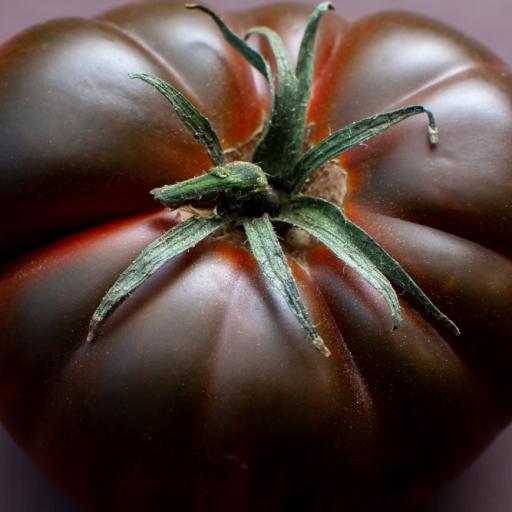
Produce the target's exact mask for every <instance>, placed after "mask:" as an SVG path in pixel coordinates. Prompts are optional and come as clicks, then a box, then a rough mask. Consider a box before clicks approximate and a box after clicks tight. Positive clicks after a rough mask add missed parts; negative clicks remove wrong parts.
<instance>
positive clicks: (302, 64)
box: [295, 2, 334, 98]
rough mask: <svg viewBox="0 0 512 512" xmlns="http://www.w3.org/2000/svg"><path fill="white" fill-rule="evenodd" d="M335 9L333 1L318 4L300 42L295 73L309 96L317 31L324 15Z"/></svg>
mask: <svg viewBox="0 0 512 512" xmlns="http://www.w3.org/2000/svg"><path fill="white" fill-rule="evenodd" d="M329 10H334V6H333V5H332V4H331V2H322V3H321V4H319V5H317V6H316V8H315V10H314V11H313V12H312V13H311V15H310V17H309V20H308V23H307V25H306V29H305V31H304V36H303V37H302V41H301V43H300V49H299V57H298V59H297V67H296V71H295V74H296V76H297V79H298V80H299V82H300V83H301V87H303V88H304V93H305V95H306V96H307V97H308V98H309V95H310V89H311V82H312V80H313V63H314V53H313V52H314V48H315V39H316V33H317V32H318V23H319V22H320V18H321V17H322V15H323V14H324V13H325V12H327V11H329Z"/></svg>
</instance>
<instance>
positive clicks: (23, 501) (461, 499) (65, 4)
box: [0, 0, 512, 512]
mask: <svg viewBox="0 0 512 512" xmlns="http://www.w3.org/2000/svg"><path fill="white" fill-rule="evenodd" d="M127 1H128V0H0V44H1V42H3V41H4V40H6V39H7V38H9V37H10V36H12V35H13V34H15V33H16V32H18V31H19V30H22V29H23V28H25V27H27V26H29V25H32V24H34V23H39V22H41V21H45V20H47V19H50V18H54V17H59V16H92V15H94V14H98V13H100V12H101V11H104V10H106V9H108V8H110V7H114V6H117V5H121V4H123V3H126V2H127ZM314 2H315V0H313V3H314ZM184 3H185V0H184ZM264 3H269V2H268V1H267V2H265V1H258V0H252V1H251V0H249V1H245V2H242V1H236V0H217V1H215V0H213V1H211V2H209V5H211V6H214V7H216V8H218V9H240V8H245V7H250V6H256V5H261V4H264ZM301 3H311V2H301ZM334 4H335V6H336V7H337V10H338V12H339V14H340V15H341V16H343V17H345V18H348V19H353V18H356V17H359V16H362V15H364V14H368V13H371V12H375V11H377V10H383V9H388V10H389V9H407V10H413V11H416V12H421V13H423V14H426V15H429V16H432V17H434V18H438V19H441V20H444V21H445V22H447V23H449V24H450V25H452V26H454V27H456V28H458V29H460V30H462V31H464V32H467V33H469V34H472V35H473V36H474V37H475V38H477V39H478V40H480V41H481V42H482V43H484V44H485V45H487V46H488V47H489V48H491V49H492V50H494V52H496V53H497V54H498V55H499V56H501V57H502V58H503V59H504V60H505V61H507V62H508V63H509V64H512V34H511V32H510V21H511V20H512V2H511V0H485V1H480V2H478V3H476V2H475V3H472V2H469V1H468V0H428V1H427V0H424V1H420V0H339V1H337V0H334ZM0 510H1V511H6V512H34V511H37V512H50V511H51V512H75V511H78V510H81V509H80V508H79V507H78V506H77V505H75V504H73V503H72V502H71V501H70V500H68V499H67V498H65V497H64V496H62V494H61V493H60V492H59V491H58V490H57V489H56V488H55V487H54V486H53V485H52V484H51V483H50V482H48V481H47V480H46V478H45V477H44V476H42V475H41V474H40V472H39V470H38V469H37V468H36V467H35V466H34V465H33V464H32V462H31V461H30V460H29V459H28V457H26V455H25V454H24V453H22V452H21V450H20V449H19V448H17V447H16V445H15V444H14V443H13V442H12V441H11V440H10V438H9V436H8V434H7V433H5V432H4V430H3V429H2V428H1V426H0ZM511 510H512V427H510V428H509V429H508V430H507V431H505V432H504V433H503V434H502V435H501V436H500V437H499V438H498V439H497V440H496V441H495V442H494V443H493V444H492V445H491V446H490V447H489V449H488V450H487V451H486V452H485V453H484V454H483V455H482V456H481V457H480V458H479V459H478V460H477V461H476V462H475V463H474V464H473V465H472V466H471V467H470V468H468V469H467V471H466V472H465V473H463V474H462V475H461V476H459V477H458V478H457V479H456V480H455V481H453V482H452V483H451V484H450V485H449V486H448V487H446V488H445V489H444V490H442V491H441V492H439V493H438V494H437V495H436V496H435V497H434V498H433V499H432V500H431V501H430V503H428V504H426V505H425V506H424V507H422V508H420V509H418V510H415V511H411V512H510V511H511ZM362 512H363V511H362Z"/></svg>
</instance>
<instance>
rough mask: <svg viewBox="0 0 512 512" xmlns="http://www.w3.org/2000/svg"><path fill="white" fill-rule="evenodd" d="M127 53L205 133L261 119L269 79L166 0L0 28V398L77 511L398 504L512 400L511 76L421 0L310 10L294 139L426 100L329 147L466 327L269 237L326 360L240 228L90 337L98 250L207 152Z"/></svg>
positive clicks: (172, 268) (415, 268)
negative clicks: (13, 34)
mask: <svg viewBox="0 0 512 512" xmlns="http://www.w3.org/2000/svg"><path fill="white" fill-rule="evenodd" d="M310 11H311V9H310V8H308V7H303V6H282V5H275V6H268V7H264V8H260V9H256V10H252V11H246V12H241V13H236V14H223V17H224V18H225V20H226V21H227V22H228V23H229V25H230V26H231V27H233V28H234V29H235V30H236V31H237V32H238V33H240V34H243V33H244V32H245V31H247V30H248V29H249V28H251V27H253V26H268V27H270V28H273V29H274V30H276V31H277V32H278V33H279V34H280V35H281V37H282V38H283V39H284V41H285V43H286V44H287V47H288V48H289V51H290V53H291V55H292V57H294V58H295V57H296V55H297V52H298V45H299V43H300V40H301V37H302V32H303V30H304V26H305V23H306V20H307V17H308V15H309V13H310ZM340 14H341V15H342V12H341V13H340ZM251 42H252V41H251ZM254 44H255V45H258V44H260V42H258V40H257V39H255V40H254ZM261 50H262V51H263V53H264V54H265V55H266V56H267V57H268V58H269V60H271V58H270V53H269V49H268V48H267V47H265V46H264V45H262V46H261ZM133 72H144V73H151V74H154V75H157V76H160V77H162V78H163V79H165V80H167V81H168V82H170V83H171V84H173V85H174V86H175V87H177V88H179V89H180V90H181V91H182V92H183V93H184V94H185V95H187V96H188V97H189V98H190V99H191V100H192V101H193V103H194V104H195V105H196V106H197V107H198V108H200V109H201V111H203V112H205V113H206V115H207V116H208V118H209V119H210V121H211V122H212V124H213V125H214V126H215V128H216V130H217V131H218V133H219V134H220V136H221V140H222V145H223V147H224V148H236V147H237V146H239V145H242V144H244V143H246V142H247V141H250V140H251V139H252V138H253V137H254V135H255V134H256V133H257V132H258V131H259V130H260V129H261V126H262V124H263V122H264V120H265V118H266V115H267V109H268V91H267V88H266V84H265V83H264V81H263V79H262V78H261V77H260V76H259V75H258V74H257V72H256V71H255V70H253V69H252V68H251V67H250V66H249V65H248V64H247V63H246V62H245V61H244V60H243V58H242V57H240V55H239V54H238V53H236V52H235V51H234V50H233V49H232V48H231V47H230V46H229V45H228V44H227V43H226V42H225V41H224V39H223V37H222V35H221V34H220V33H219V30H218V28H217V27H216V26H215V25H214V24H213V23H212V22H211V20H210V19H209V18H208V17H206V16H204V15H201V14H200V13H197V12H193V11H192V12H191V11H187V10H185V9H184V8H183V6H182V5H181V3H176V2H148V3H146V4H140V5H132V6H127V7H123V8H120V9H117V10H114V11H111V12H110V13H107V14H105V15H104V16H102V17H99V18H97V19H94V20H56V21H53V22H49V23H47V24H45V25H42V26H39V27H35V28H33V29H31V30H28V31H27V32H25V33H23V34H21V35H20V36H18V37H17V38H15V39H13V40H12V41H10V42H9V43H7V44H6V45H5V46H4V47H3V48H1V49H0V85H1V87H0V166H1V171H2V172H1V173H0V183H1V185H0V196H1V199H2V204H3V205H4V211H5V212H8V214H7V215H4V216H2V218H1V219H0V224H1V228H0V229H1V233H2V238H3V240H4V244H3V246H2V249H1V251H2V253H1V257H2V261H3V264H2V268H1V271H0V272H1V273H0V301H1V303H2V305H3V307H2V311H1V312H0V416H1V418H2V421H3V422H4V423H5V425H6V426H7V428H8V429H9V431H10V432H11V433H12V435H13V436H14V437H15V438H16V439H17V441H18V442H19V443H20V444H21V445H22V446H23V447H24V448H25V449H26V450H27V451H28V452H29V453H30V454H31V455H32V457H33V458H34V459H35V460H36V461H37V463H38V464H39V465H40V466H41V467H43V468H44V470H45V471H46V472H47V473H48V474H50V475H51V476H52V478H54V479H55V480H56V481H57V482H58V483H59V484H60V485H61V486H62V487H63V488H64V489H65V490H66V492H68V493H69V494H71V495H73V496H75V497H77V498H78V499H80V500H81V501H83V502H84V503H86V504H87V505H88V506H89V507H90V508H92V509H98V510H104V509H114V510H117V509H125V510H132V509H133V510H136V509H137V510H139V509H149V510H164V509H165V510H169V509H170V508H171V509H173V508H174V509H176V510H225V509H227V508H229V509H233V510H288V509H292V508H293V509H297V508H300V509H306V510H321V511H324V510H371V509H377V510H384V509H385V508H386V507H390V508H391V507H393V509H394V510H396V509H397V508H398V507H401V506H406V505H408V504H410V503H414V502H416V501H417V500H418V499H420V498H421V497H422V496H426V495H428V494H429V493H430V492H431V491H432V490H433V489H435V488H436V487H437V486H439V485H440V484H441V483H442V482H443V481H446V480H447V479H448V478H449V477H450V476H452V475H453V474H455V473H456V472H457V471H458V470H460V469H461V468H462V467H464V465H465V464H467V463H468V462H469V461H470V460H471V459H472V458H473V457H475V456H476V455H477V454H478V453H479V451H481V449H482V448H483V447H484V446H485V445H486V443H488V442H489V441H490V440H491V439H492V437H493V436H494V435H495V434H496V433H497V432H498V431H499V430H500V429H501V428H503V427H504V426H505V425H506V424H507V423H508V422H509V420H510V413H511V409H512V404H511V398H512V382H511V380H510V361H511V356H512V344H511V341H512V340H511V334H510V333H511V332H512V329H511V327H512V318H511V316H510V310H511V305H512V262H511V261H510V257H511V252H512V250H511V249H512V248H511V245H510V235H511V234H512V233H511V231H512V194H511V192H512V191H511V187H512V185H511V184H512V179H511V178H512V176H511V174H512V145H511V144H510V141H511V137H512V102H511V99H512V77H511V73H510V71H509V70H508V69H507V68H506V67H505V66H504V65H503V64H502V63H501V62H500V61H499V60H498V59H497V58H496V57H494V56H492V55H491V54H490V53H489V52H488V51H486V50H485V49H483V48H482V47H480V46H479V45H478V44H477V43H475V42H472V41H470V40H469V39H467V38H466V37H464V36H462V35H460V34H459V33H457V32H455V31H453V30H451V29H449V28H447V27H445V26H444V25H442V24H440V23H438V22H434V21H432V20H429V19H426V18H423V17H420V16H416V15H412V14H405V13H383V14H376V15H374V16H370V17H367V18H364V19H362V20H359V21H355V22H353V23H348V22H345V21H343V20H342V18H340V17H339V16H338V15H334V14H328V15H326V16H325V19H323V20H322V24H321V28H320V33H319V40H318V43H317V47H316V67H315V80H314V83H313V99H312V103H311V106H310V111H309V122H310V123H311V129H310V132H311V135H310V137H311V141H312V142H317V141H319V140H320V139H322V138H323V137H325V136H326V135H327V134H328V133H330V132H331V131H334V130H336V129H339V128H341V127H343V126H345V125H347V124H349V123H351V122H353V121H356V120H358V119H361V118H363V117H365V116H369V115H374V114H377V113H380V112H383V111H386V110H390V109H393V108H399V107H401V106H405V105H409V104H411V103H417V104H420V103H421V104H424V105H426V106H427V107H428V108H429V109H431V110H432V111H433V112H434V113H435V114H436V118H437V121H438V125H439V130H440V142H439V144H438V145H437V146H436V147H435V148H432V147H431V146H430V145H429V144H428V140H426V138H425V134H424V130H425V126H424V121H423V120H419V119H417V118H414V119H413V118H411V119H409V120H407V121H406V122H404V123H402V124H400V125H398V126H396V127H394V128H392V129H391V130H390V131H388V132H386V133H385V134H383V135H380V136H379V137H378V138H376V139H374V140H372V141H371V142H369V143H368V144H367V145H366V146H363V147H360V148H357V149H355V150H352V151H350V152H349V153H347V154H344V155H343V156H342V157H341V158H340V159H339V163H340V165H341V166H342V167H343V169H344V170H345V171H346V173H347V176H348V193H347V195H346V197H345V201H344V208H345V211H346V213H347V215H348V216H349V217H350V218H351V219H352V220H353V221H354V222H356V223H357V224H358V225H360V226H361V227H363V228H364V229H365V230H366V231H367V232H368V233H370V234H371V235H372V236H373V237H375V238H376V239H377V240H378V241H379V242H380V243H381V244H382V245H383V246H384V247H385V248H386V249H387V250H388V252H390V253H391V254H392V255H393V257H394V258H395V259H396V260H397V261H399V262H400V263H401V264H402V265H403V266H404V268H405V269H406V270H407V271H408V272H409V273H410V274H411V275H412V276H413V278H414V279H415V280H416V282H418V283H419V284H420V286H421V287H422V288H423V289H424V290H425V291H426V292H427V293H428V294H429V296H431V297H432V298H433V299H434V300H435V302H436V304H438V305H439V306H440V307H441V309H442V310H443V311H445V312H446V313H447V314H448V316H449V317H450V318H452V319H453V320H454V321H455V322H456V323H457V325H458V326H459V327H460V329H461V332H462V334H461V336H459V337H455V336H453V335H452V334H451V333H449V332H445V330H443V329H442V328H441V327H440V326H438V325H437V324H435V323H430V322H429V320H428V319H426V318H424V317H423V316H422V315H421V314H420V313H419V312H418V309H417V307H416V304H414V303H413V302H412V301H411V302H409V300H408V299H407V298H406V297H405V296H404V297H401V306H402V313H403V317H404V321H403V323H402V325H401V327H400V328H399V329H397V330H393V329H392V321H391V318H390V315H389V311H388V309H387V306H386V304H385V302H384V300H383V299H382V297H381V296H380V295H379V294H378V293H376V292H375V291H374V290H373V288H371V287H370V286H369V285H368V284H367V283H366V282H364V281H363V280H362V279H361V278H360V277H358V276H357V275H356V274H355V273H353V271H351V270H350V269H349V268H348V267H346V266H345V265H344V264H343V263H341V262H340V261H339V260H338V259H337V258H335V257H334V255H333V254H332V253H331V252H330V251H329V250H328V249H326V248H324V247H322V246H320V245H317V246H314V247H312V248H310V249H308V250H307V251H305V252H303V253H301V254H300V255H297V254H295V253H290V254H289V257H290V265H291V266H292V270H293V272H294V276H295V279H296V280H297V281H298V283H299V287H300V291H301V294H302V296H303V299H304V301H305V302H306V305H307V307H308V310H309V312H310V313H311V316H312V318H313V319H314V321H315V325H316V327H317V329H318V330H319V332H320V333H321V335H322V338H323V339H324V340H325V342H326V344H327V345H328V347H329V349H330V351H331V353H332V357H331V358H329V359H325V358H323V357H321V356H319V355H318V354H317V353H316V351H315V350H314V348H313V347H311V346H310V345H309V344H308V343H307V342H306V340H305V334H304V332H303V331H302V330H301V328H300V327H299V325H298V324H297V322H296V320H295V319H294V317H293V315H291V313H290V311H289V309H288V308H287V306H286V305H285V304H284V303H283V301H282V300H281V299H280V298H279V297H278V296H277V295H276V294H275V292H274V291H273V290H272V288H271V287H270V286H269V285H268V283H267V282H266V281H265V279H264V278H263V276H262V275H261V273H260V271H259V270H258V267H257V265H256V263H255V261H254V258H253V256H252V255H251V254H250V253H249V251H248V249H247V247H246V244H245V243H244V242H243V241H241V242H240V241H237V240H233V239H230V238H228V239H222V238H219V237H217V238H212V239H211V240H208V241H206V242H202V243H201V244H199V245H198V246H197V247H196V248H194V249H192V250H190V251H189V252H187V253H186V254H185V255H183V256H180V257H178V258H176V259H175V260H173V261H172V262H170V263H169V264H168V265H167V266H166V267H165V269H164V270H163V271H162V272H160V273H159V274H157V275H155V276H153V277H152V278H151V280H150V281H148V282H147V283H145V284H144V285H143V286H142V287H141V288H140V289H139V290H138V291H137V293H136V294H134V295H133V297H131V298H130V300H129V301H126V302H125V303H124V304H123V305H121V306H120V307H119V308H118V310H116V311H115V312H114V313H113V315H112V317H111V319H109V322H108V323H107V324H105V326H104V328H103V331H102V334H101V337H100V338H99V339H98V340H97V341H96V342H95V343H94V344H88V343H86V342H85V337H86V335H87V326H88V322H89V319H90V317H91V315H92V313H93V311H94V309H95V307H96V306H97V304H98V302H99V301H100V299H101V297H102V296H103V294H104V293H105V291H106V290H107V289H108V288H109V286H111V284H112V283H113V282H114V281H115V279H116V278H117V276H119V274H120V272H122V270H123V269H124V268H126V266H127V265H128V264H129V263H130V262H131V261H132V260H133V259H134V258H135V257H136V256H137V254H138V253H139V252H140V251H141V250H142V249H143V248H144V247H145V246H146V245H147V244H148V243H150V242H151V241H153V240H154V239H155V238H157V237H158V236H159V235H160V234H162V233H163V232H164V231H165V230H166V229H168V228H169V227H172V226H173V225H176V224H177V223H179V222H181V221H182V220H183V218H184V216H185V214H184V213H182V212H179V211H174V212H173V211H170V210H160V209H158V207H157V206H156V204H155V203H154V202H152V200H151V198H150V196H149V194H148V192H149V190H151V189H153V188H155V187H159V186H162V185H166V184H169V183H173V182H176V181H181V180H183V179H187V178H191V177H193V176H196V175H197V174H199V173H201V172H203V171H205V170H206V169H208V167H209V162H208V158H207V155H206V153H205V151H204V150H203V149H202V148H201V147H200V146H199V145H198V144H197V142H196V141H194V139H193V138H192V137H191V136H190V134H189V133H188V132H187V131H186V129H185V128H184V127H183V125H182V124H181V123H180V121H179V119H178V118H177V116H176V115H175V114H174V113H173V112H172V111H171V109H170V108H169V106H168V105H167V103H166V102H165V100H164V99H163V98H162V97H161V96H160V95H158V94H156V93H153V92H152V91H148V88H147V86H145V85H144V84H142V83H140V82H137V81H134V80H130V79H129V78H128V74H129V73H133Z"/></svg>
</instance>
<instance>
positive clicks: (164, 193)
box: [151, 162, 268, 208]
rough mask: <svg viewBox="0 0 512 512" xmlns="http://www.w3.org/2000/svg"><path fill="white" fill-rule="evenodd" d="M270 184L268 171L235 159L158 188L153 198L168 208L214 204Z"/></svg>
mask: <svg viewBox="0 0 512 512" xmlns="http://www.w3.org/2000/svg"><path fill="white" fill-rule="evenodd" d="M267 186H268V181H267V178H266V176H265V173H264V172H263V171H262V170H261V168H260V167H258V166H257V165H255V164H252V163H249V162H232V163H229V164H224V165H222V166H219V167H213V168H212V169H210V171H209V172H208V173H207V174H203V175H201V176H197V177H196V178H192V179H190V180H186V181H181V182H179V183H176V184H174V185H166V186H165V187H160V188H155V189H154V190H152V191H151V194H152V195H153V197H154V198H155V199H156V200H157V201H159V202H160V203H162V204H163V205H164V206H168V207H169V208H178V207H179V206H183V205H185V204H192V205H196V206H213V205H215V203H217V202H219V201H220V200H222V199H226V198H232V199H233V200H236V199H237V198H240V197H242V196H244V195H245V194H248V193H250V192H258V191H262V190H264V189H265V188H266V187H267Z"/></svg>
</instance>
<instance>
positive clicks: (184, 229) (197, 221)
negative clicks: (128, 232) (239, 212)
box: [87, 216, 231, 341]
mask: <svg viewBox="0 0 512 512" xmlns="http://www.w3.org/2000/svg"><path fill="white" fill-rule="evenodd" d="M230 220H231V219H230V218H229V217H217V216H213V217H191V218H190V219H188V220H186V221H185V222H183V223H181V224H178V225H177V226H176V227H174V228H173V229H170V230H169V231H167V232H166V233H165V234H164V235H163V236H161V237H160V238H158V239H157V240H155V241H154V242H153V243H152V244H150V245H148V246H147V247H146V248H145V249H144V250H143V251H142V252H141V253H140V254H139V256H137V258H136V259H135V260H134V261H133V263H132V264H131V265H130V266H129V267H128V268H127V269H126V270H124V272H123V273H122V274H121V275H120V276H119V277H118V279H117V281H116V282H115V283H114V285H113V286H112V288H110V290H108V292H107V293H106V294H105V295H104V296H103V299H101V302H100V305H99V306H98V308H97V309H96V311H95V312H94V314H93V316H92V319H91V322H90V324H89V332H88V334H87V341H93V340H94V338H96V336H97V334H98V332H99V329H100V327H101V325H102V324H103V323H104V322H105V320H106V319H107V317H108V315H110V313H112V311H113V310H114V308H115V307H116V306H118V305H119V304H120V303H121V302H122V301H124V300H125V299H126V298H127V297H128V296H129V295H130V294H131V293H132V292H133V291H134V290H135V289H136V288H138V287H139V286H140V285H141V284H143V283H144V282H145V281H147V280H148V279H149V278H150V277H151V276H152V275H153V274H154V273H155V272H157V271H158V270H159V269H160V268H161V267H162V266H163V265H165V264H166V263H167V262H168V261H169V260H171V259H172V258H174V257H175V256H177V255H178V254H181V253H182V252H185V251H186V250H187V249H190V248H192V247H194V246H195V245H197V244H198V243H199V242H200V241H201V240H203V239H204V238H206V237H207V236H208V235H210V234H211V233H213V232H214V231H215V230H217V229H218V228H220V227H221V226H223V225H224V224H226V223H227V222H229V221H230Z"/></svg>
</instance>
